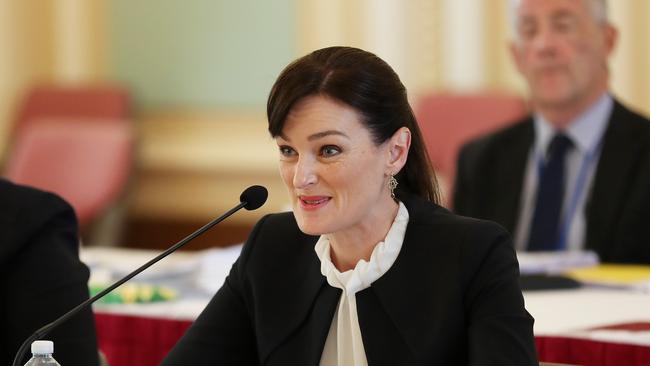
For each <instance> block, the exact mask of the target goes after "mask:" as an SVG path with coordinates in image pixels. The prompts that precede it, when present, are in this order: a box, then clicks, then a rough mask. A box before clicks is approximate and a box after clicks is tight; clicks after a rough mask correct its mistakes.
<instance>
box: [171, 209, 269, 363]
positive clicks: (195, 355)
mask: <svg viewBox="0 0 650 366" xmlns="http://www.w3.org/2000/svg"><path fill="white" fill-rule="evenodd" d="M264 221H265V218H263V219H262V220H260V221H259V222H258V224H257V225H256V226H255V228H254V229H253V231H252V233H251V235H250V236H249V239H248V240H247V242H246V244H245V245H244V248H243V249H242V253H241V255H240V256H239V258H238V259H237V261H236V262H235V263H234V264H233V266H232V268H231V269H230V273H229V274H228V277H226V280H225V282H224V284H223V286H222V287H221V288H220V289H219V291H217V293H216V294H215V295H214V297H213V298H212V300H210V303H209V304H208V305H207V307H206V308H205V309H204V310H203V312H202V313H201V315H199V317H198V318H197V319H196V320H195V321H194V323H193V324H192V326H191V327H190V328H189V329H188V330H187V332H186V333H185V334H184V335H183V337H182V338H181V339H180V340H179V341H178V343H177V344H176V346H174V348H173V349H172V350H171V351H170V352H169V354H168V355H167V357H166V358H165V360H164V361H163V362H162V364H161V365H163V366H176V365H178V366H186V365H202V364H214V365H256V364H258V357H257V347H256V342H255V332H254V330H253V319H252V315H251V314H252V313H253V312H252V309H249V308H248V307H247V302H246V301H245V299H244V287H245V286H246V280H245V271H246V264H247V260H248V258H249V257H250V255H251V252H252V251H253V249H254V242H255V240H256V238H257V234H258V232H259V228H260V227H261V226H262V225H263V223H264Z"/></svg>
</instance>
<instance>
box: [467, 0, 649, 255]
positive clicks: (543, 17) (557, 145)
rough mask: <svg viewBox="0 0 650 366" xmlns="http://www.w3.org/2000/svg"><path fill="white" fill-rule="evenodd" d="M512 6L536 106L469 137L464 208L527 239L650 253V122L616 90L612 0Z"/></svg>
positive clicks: (526, 246) (521, 62)
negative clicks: (612, 84)
mask: <svg viewBox="0 0 650 366" xmlns="http://www.w3.org/2000/svg"><path fill="white" fill-rule="evenodd" d="M511 5H512V11H513V15H514V17H513V18H514V19H513V20H514V26H515V39H514V40H513V42H512V44H511V53H512V56H513V59H514V61H515V63H516V66H517V69H518V71H519V72H520V73H521V74H522V76H523V77H524V79H525V80H526V82H527V84H528V87H529V89H530V102H531V107H532V112H533V113H532V115H531V116H529V117H527V118H525V119H524V120H522V121H519V122H518V123H516V124H514V125H512V126H510V127H507V128H505V129H502V130H500V131H497V132H495V133H492V134H490V135H488V136H485V137H482V138H479V139H477V140H475V141H472V142H470V143H468V144H467V145H465V146H464V147H463V148H462V150H461V153H460V155H459V160H458V170H457V171H458V173H457V174H458V175H457V178H456V185H455V191H454V210H455V211H456V212H457V213H459V214H462V215H466V216H474V217H478V218H484V219H490V220H494V221H497V222H499V223H501V224H502V225H504V226H505V227H506V228H507V229H508V230H510V232H511V233H513V236H514V242H515V246H516V249H517V250H527V251H556V250H580V249H589V250H594V251H595V252H597V253H598V255H599V256H600V259H601V260H602V261H604V262H624V263H632V262H635V263H650V225H648V218H650V188H649V187H650V122H649V121H648V120H647V119H646V118H644V117H642V116H640V115H638V114H636V113H634V112H632V111H630V110H629V109H628V108H626V107H625V106H623V105H622V104H621V103H620V102H619V101H618V100H616V98H615V97H613V96H612V95H611V93H610V91H609V84H608V81H609V72H608V68H607V60H608V58H609V56H610V55H611V53H612V50H613V49H614V46H615V44H616V39H617V31H616V29H615V28H614V27H613V26H612V25H611V24H610V23H609V21H608V19H607V4H606V1H605V0H519V1H513V2H512V4H511Z"/></svg>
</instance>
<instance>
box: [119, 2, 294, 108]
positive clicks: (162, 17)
mask: <svg viewBox="0 0 650 366" xmlns="http://www.w3.org/2000/svg"><path fill="white" fill-rule="evenodd" d="M293 1H294V0H272V1H270V0H269V1H266V0H110V1H109V4H110V5H109V6H110V9H109V11H110V14H109V15H110V17H109V36H110V51H109V52H110V55H109V57H110V62H111V69H112V76H113V78H114V79H116V80H117V81H120V82H123V83H125V84H126V85H127V86H129V87H130V88H131V90H132V91H133V93H134V96H135V98H136V103H137V107H139V108H140V109H144V110H155V109H169V108H179V109H190V110H191V109H214V108H220V107H221V108H224V107H225V108H241V107H244V108H247V107H260V106H264V104H265V102H266V97H267V95H268V91H269V89H270V87H271V85H272V83H273V81H274V80H275V77H276V76H277V75H278V74H279V72H280V71H281V70H282V68H283V67H284V66H285V65H286V64H287V63H288V62H290V61H291V60H292V59H294V58H295V57H296V56H297V55H296V54H295V52H296V46H295V43H296V42H295V34H294V32H295V28H296V26H295V23H296V22H295V11H294V8H295V4H294V3H293Z"/></svg>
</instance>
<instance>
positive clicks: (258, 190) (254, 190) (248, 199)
mask: <svg viewBox="0 0 650 366" xmlns="http://www.w3.org/2000/svg"><path fill="white" fill-rule="evenodd" d="M268 195H269V192H268V191H267V190H266V188H264V187H262V186H257V185H256V186H250V187H248V188H246V189H245V190H244V192H242V194H241V195H240V196H239V204H238V205H237V206H235V207H233V208H231V209H230V210H229V211H228V212H226V213H225V214H223V215H221V216H219V217H217V218H216V219H214V220H212V221H210V222H209V223H207V224H205V225H204V226H203V227H201V228H200V229H198V230H196V231H195V232H193V233H192V234H190V235H188V236H187V237H185V238H184V239H183V240H181V241H179V242H178V243H176V244H174V245H173V246H171V247H170V248H169V249H167V250H165V251H164V252H162V253H160V254H159V255H158V256H157V257H155V258H154V259H152V260H150V261H149V262H147V263H145V264H143V265H142V266H140V267H139V268H138V269H136V270H135V271H133V272H131V273H129V274H128V275H126V276H124V277H123V278H122V279H120V280H118V281H117V282H115V283H114V284H112V285H110V286H109V287H108V288H106V289H104V290H103V291H101V292H100V293H98V294H97V295H95V296H93V297H91V298H89V299H88V300H86V301H84V302H82V303H81V304H79V305H77V306H76V307H74V308H73V309H72V310H70V311H68V312H67V313H65V314H63V315H62V316H60V317H58V318H57V319H56V320H54V321H53V322H51V323H49V324H46V325H45V326H43V327H42V328H39V329H38V330H36V332H34V334H32V335H31V336H29V337H28V338H27V339H26V340H25V341H24V342H23V344H22V345H21V346H20V348H18V352H16V357H15V358H14V362H13V364H12V365H13V366H20V361H21V358H22V356H23V355H24V354H25V352H26V351H27V347H29V346H30V345H31V343H32V342H33V341H35V340H37V339H41V338H43V337H45V336H46V335H47V334H48V333H50V332H51V331H52V329H54V328H56V327H58V326H59V325H61V324H62V323H64V322H65V321H67V320H68V319H70V318H71V317H73V316H74V315H75V314H77V313H78V312H79V311H81V310H82V309H84V308H86V307H88V306H89V305H91V304H92V303H94V302H95V301H97V300H99V299H100V298H102V297H103V296H104V295H106V294H107V293H109V292H111V291H113V290H115V289H116V288H117V287H119V286H121V285H122V284H124V282H126V281H128V280H130V279H131V278H133V277H135V276H136V275H138V274H139V273H140V272H142V271H144V270H145V269H147V268H149V267H151V266H152V265H153V264H154V263H156V262H158V261H160V260H161V259H163V258H165V257H166V256H168V255H170V254H171V253H173V252H174V251H176V250H177V249H178V248H180V247H182V246H184V245H185V244H187V243H188V242H190V241H192V240H193V239H194V238H196V237H197V236H199V235H201V234H203V233H204V232H206V231H207V230H208V229H210V228H211V227H213V226H214V225H216V224H218V223H220V222H221V221H223V220H225V219H226V218H228V217H229V216H231V215H232V214H234V213H235V212H237V211H239V210H241V209H242V208H245V209H247V210H249V211H252V210H256V209H258V208H260V207H262V205H263V204H264V203H265V202H266V198H267V197H268Z"/></svg>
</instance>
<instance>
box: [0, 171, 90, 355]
mask: <svg viewBox="0 0 650 366" xmlns="http://www.w3.org/2000/svg"><path fill="white" fill-rule="evenodd" d="M0 202H2V205H0V266H1V267H2V276H1V277H0V291H2V293H3V294H5V296H3V297H2V300H0V309H1V310H0V362H1V363H2V364H11V362H12V360H13V358H14V356H15V353H16V351H17V350H18V347H19V346H20V344H21V343H22V342H23V341H24V340H25V339H26V338H27V337H28V336H29V335H30V334H32V333H33V332H34V331H35V330H36V329H38V328H40V327H41V326H43V325H45V324H47V323H49V322H51V321H52V320H54V319H55V318H57V317H58V316H60V315H62V314H64V313H65V312H67V311H68V310H70V309H72V308H73V307H74V306H76V305H78V304H79V303H81V302H82V301H84V300H86V299H88V286H87V281H88V276H89V272H88V268H87V267H86V266H85V265H84V264H83V263H81V262H80V261H79V257H78V246H79V241H78V234H77V221H76V217H75V214H74V211H73V209H72V207H70V205H69V204H68V203H67V202H65V201H64V200H63V199H61V198H60V197H58V196H56V195H54V194H52V193H48V192H43V191H40V190H37V189H34V188H30V187H26V186H21V185H17V184H13V183H11V182H9V181H7V180H4V179H0ZM48 338H49V339H50V340H53V341H54V347H55V358H56V359H57V361H59V363H61V364H62V365H66V366H68V365H79V366H81V365H98V364H99V361H98V353H97V341H96V334H95V324H94V318H93V315H92V311H91V310H90V309H88V310H87V311H85V312H82V313H80V314H78V315H77V316H75V317H74V318H72V319H70V320H69V321H68V322H66V323H65V324H63V325H61V326H60V327H59V328H57V329H55V330H54V331H53V332H52V333H51V334H50V335H48Z"/></svg>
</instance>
